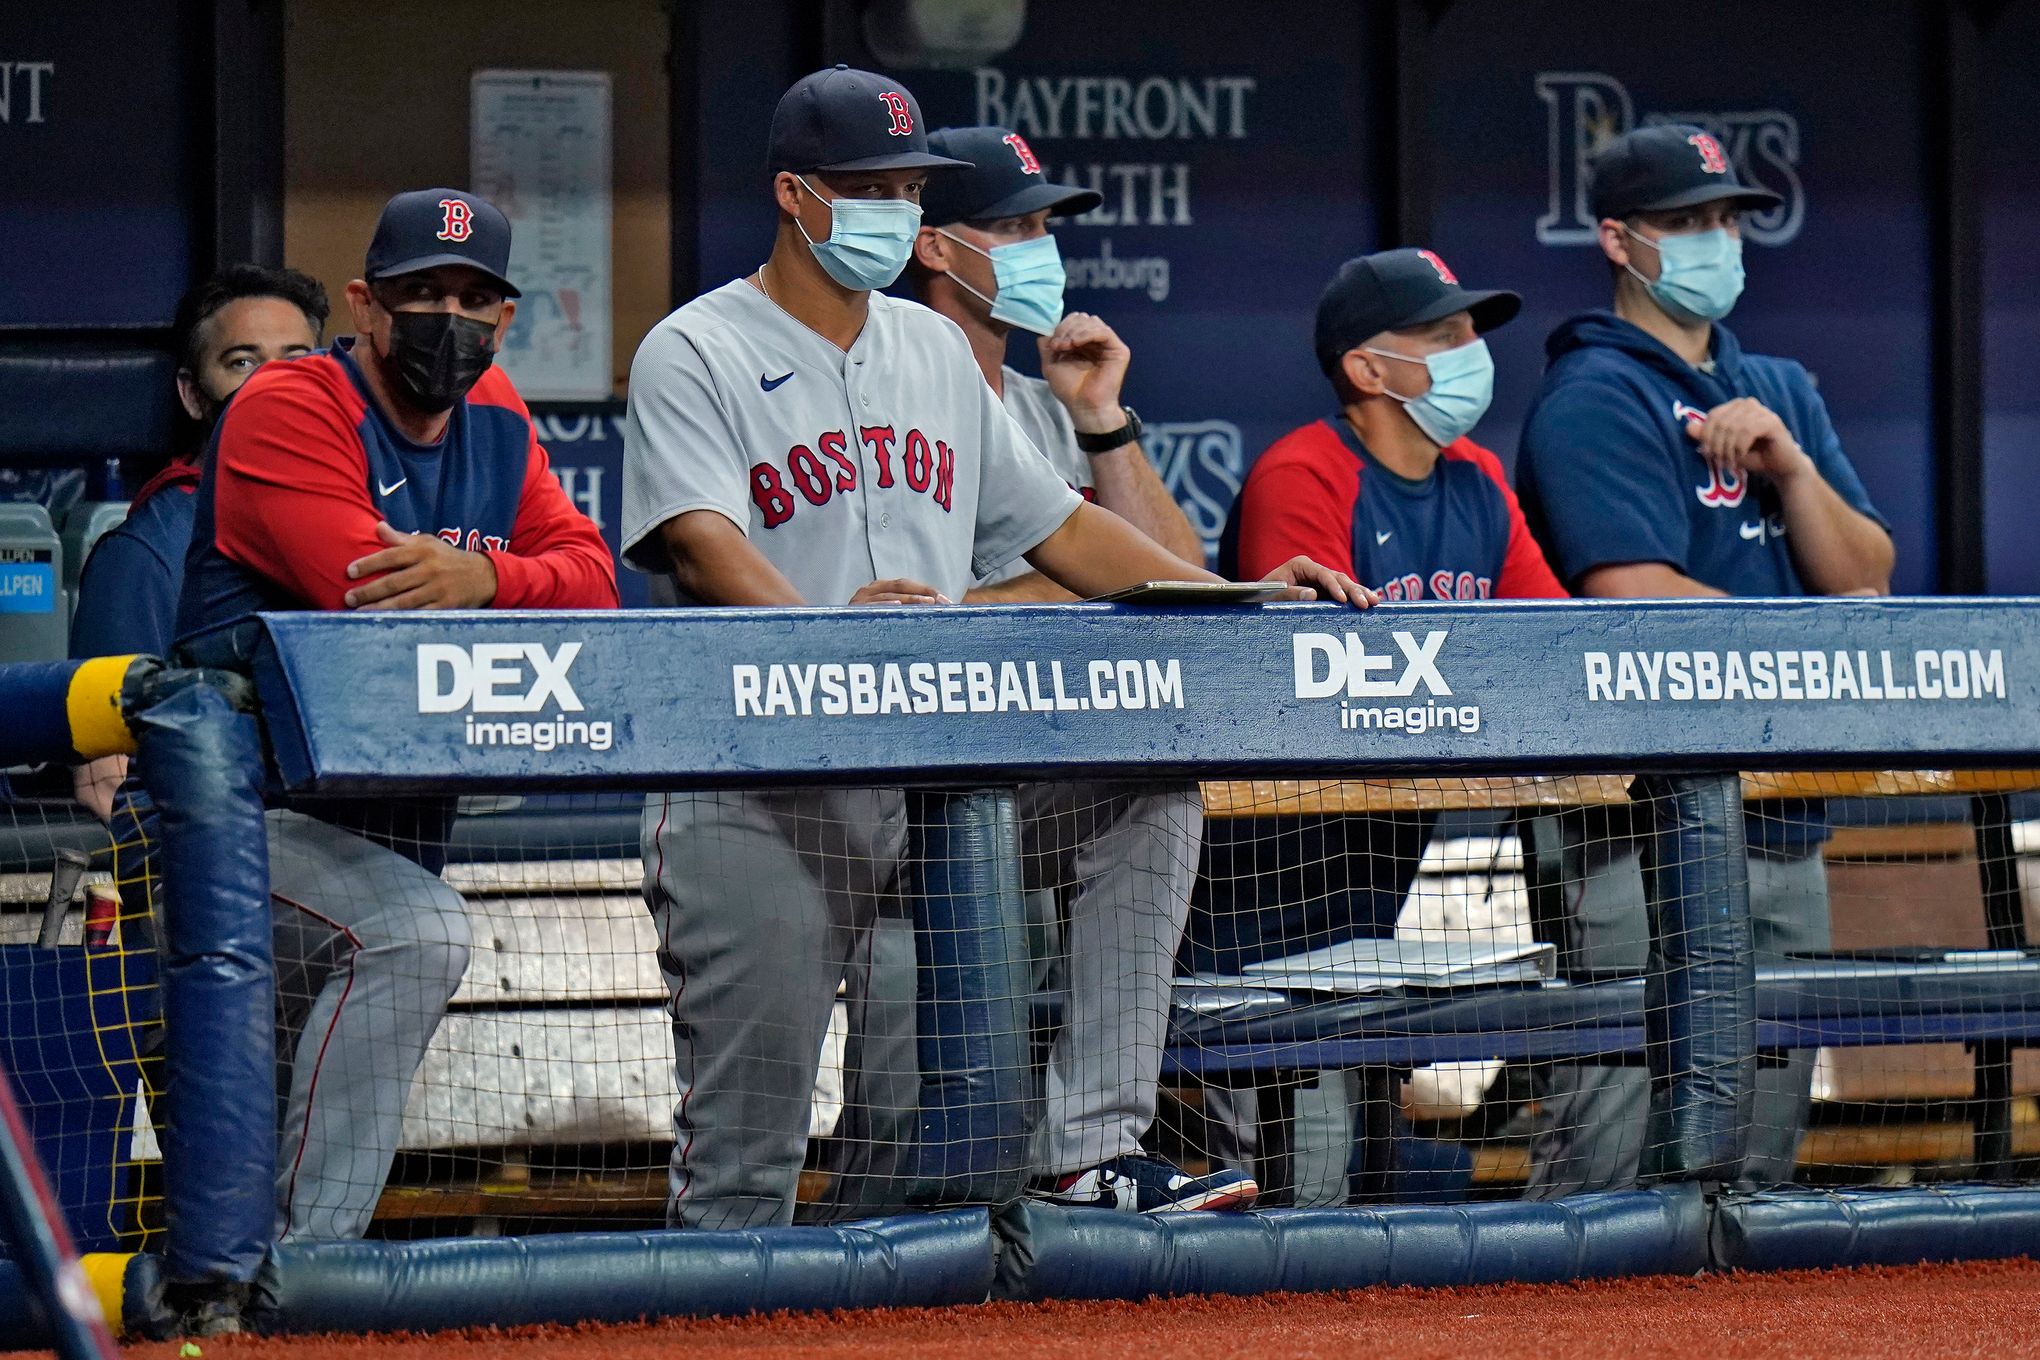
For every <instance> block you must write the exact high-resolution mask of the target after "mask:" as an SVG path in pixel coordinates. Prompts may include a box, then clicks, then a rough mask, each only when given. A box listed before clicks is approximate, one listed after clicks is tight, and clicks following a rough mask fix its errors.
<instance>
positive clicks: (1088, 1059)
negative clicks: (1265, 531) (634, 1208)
mask: <svg viewBox="0 0 2040 1360" xmlns="http://www.w3.org/2000/svg"><path fill="white" fill-rule="evenodd" d="M928 145H929V149H930V150H932V151H934V152H936V153H937V154H939V155H944V156H953V157H955V158H957V159H959V160H965V161H969V162H970V163H971V164H970V168H968V169H964V170H953V171H948V172H945V173H944V174H942V175H941V176H939V177H936V178H934V179H931V180H930V181H929V184H928V188H927V190H926V192H925V193H924V194H923V195H922V198H921V232H920V236H919V238H918V239H917V240H916V242H915V248H914V259H913V263H912V266H911V269H910V273H911V275H912V278H913V281H914V284H915V286H916V288H917V290H918V291H919V293H920V296H921V300H922V301H923V302H925V303H927V305H928V306H929V307H930V308H931V309H933V310H934V311H936V312H939V313H941V314H942V315H943V316H946V317H948V318H949V319H950V320H951V321H954V322H955V323H956V324H957V326H958V327H959V328H960V329H961V330H962V331H963V333H964V336H965V338H967V339H968V340H969V341H970V347H971V352H972V353H973V354H974V355H975V356H976V358H977V362H978V369H979V371H980V372H982V373H983V374H984V376H985V381H986V383H988V384H989V385H990V387H991V389H992V391H993V392H994V393H996V394H997V395H998V397H999V401H1000V404H1001V405H1003V406H1004V407H1005V409H1006V411H1007V413H1008V414H1010V415H1011V416H1012V417H1013V418H1014V420H1016V421H1018V422H1019V424H1020V428H1021V429H1023V430H1025V431H1026V432H1027V436H1028V438H1029V439H1030V440H1032V441H1033V443H1034V446H1035V447H1036V448H1037V449H1039V450H1041V452H1042V454H1043V455H1044V456H1046V457H1047V459H1048V461H1049V462H1050V464H1052V465H1053V466H1054V468H1055V470H1056V472H1057V474H1058V475H1060V476H1061V477H1062V479H1063V480H1064V481H1065V482H1067V483H1069V485H1070V486H1072V487H1074V488H1076V490H1077V492H1078V493H1079V494H1080V495H1082V496H1083V497H1084V498H1085V499H1086V500H1090V501H1094V502H1095V503H1096V504H1099V505H1102V506H1104V507H1105V508H1106V509H1108V510H1110V511H1112V512H1113V513H1114V514H1116V515H1118V516H1120V517H1121V518H1122V519H1124V520H1126V521H1127V522H1128V523H1129V524H1132V525H1134V526H1135V527H1137V528H1139V529H1140V530H1141V531H1142V532H1144V533H1145V534H1147V535H1148V537H1150V538H1152V539H1154V540H1155V541H1156V542H1157V543H1160V544H1162V545H1163V546H1164V547H1166V548H1168V549H1169V551H1171V552H1172V553H1174V554H1175V555H1176V556H1178V557H1180V558H1182V559H1183V560H1184V561H1185V562H1189V563H1197V562H1201V561H1202V560H1203V558H1204V545H1203V542H1202V540H1200V539H1199V538H1198V536H1197V532H1196V530H1194V529H1192V528H1191V527H1190V521H1189V520H1188V519H1187V518H1186V517H1185V516H1184V514H1183V511H1182V509H1181V508H1180V507H1178V506H1177V504H1176V502H1175V499H1174V498H1173V497H1172V496H1170V494H1169V490H1168V488H1167V487H1166V486H1164V485H1163V484H1162V479H1161V478H1160V477H1159V476H1158V475H1156V472H1155V469H1154V466H1153V465H1152V464H1151V463H1149V462H1148V460H1147V457H1146V455H1145V454H1144V452H1143V451H1142V449H1141V445H1140V424H1139V421H1138V418H1137V417H1135V416H1133V414H1132V413H1131V412H1130V411H1129V410H1128V409H1127V408H1126V407H1125V406H1123V405H1122V404H1121V402H1120V390H1121V386H1122V384H1123V383H1124V381H1125V378H1126V369H1127V364H1128V362H1129V359H1130V358H1131V356H1130V354H1129V352H1128V350H1127V347H1126V345H1125V343H1124V342H1122V341H1121V340H1120V338H1119V337H1118V336H1117V335H1116V334H1114V333H1113V331H1112V328H1111V327H1110V326H1107V325H1106V324H1105V323H1104V322H1103V321H1102V320H1100V319H1099V318H1097V317H1095V316H1091V315H1089V314H1087V313H1075V314H1071V315H1064V314H1063V284H1064V276H1063V268H1062V256H1061V253H1060V252H1059V250H1058V248H1057V245H1056V241H1055V238H1054V237H1053V236H1051V235H1049V231H1048V220H1049V219H1050V218H1051V217H1059V216H1064V215H1067V214H1074V213H1082V212H1088V211H1090V210H1091V209H1092V208H1095V207H1096V206H1098V202H1099V196H1098V195H1097V193H1095V192H1094V191H1092V190H1089V189H1079V188H1075V187H1072V186H1070V185H1062V184H1053V183H1050V182H1049V181H1048V179H1047V177H1046V176H1044V175H1043V174H1042V170H1041V162H1040V160H1039V159H1037V158H1036V157H1035V155H1034V152H1033V150H1032V148H1030V147H1029V146H1028V145H1027V142H1026V140H1025V139H1024V138H1023V137H1021V136H1020V134H1018V133H1016V132H1013V131H1011V130H1010V129H1007V128H1000V127H972V128H944V129H942V130H940V131H938V132H935V133H933V134H931V135H930V136H929V138H928ZM1015 330H1019V331H1024V332H1027V333H1029V334H1030V336H1031V337H1032V338H1033V339H1034V341H1035V347H1036V349H1037V351H1038V352H1039V354H1040V359H1041V371H1042V374H1043V377H1040V378H1031V377H1028V376H1026V375H1025V374H1023V373H1020V372H1018V371H1016V370H1014V369H1013V368H1011V367H1009V366H1007V364H1006V362H1005V358H1006V350H1007V342H1008V339H1009V337H1010V336H1011V334H1012V332H1013V331H1015ZM1074 598H1075V597H1074V596H1072V595H1071V594H1070V592H1068V591H1067V590H1064V589H1063V588H1062V587H1061V586H1059V585H1057V584H1056V583H1055V582H1053V581H1051V580H1049V579H1048V578H1047V577H1046V576H1044V575H1042V574H1041V573H1040V572H1039V571H1035V570H1033V569H1032V568H1030V567H1029V566H1028V565H1027V563H1026V562H1025V561H1024V560H1021V561H1016V562H1013V563H1010V564H1008V565H1007V566H1005V567H1004V568H1002V569H1000V570H999V571H996V572H994V573H992V574H991V575H990V576H988V577H987V578H985V579H984V580H982V581H980V582H979V583H978V584H977V585H975V586H973V587H972V588H971V590H970V592H969V593H968V594H967V595H965V596H964V599H965V600H966V602H968V603H972V604H992V603H1000V602H1013V603H1034V604H1055V603H1061V602H1065V601H1069V600H1072V599H1074ZM1018 801H1019V814H1020V815H1019V821H1020V838H1021V854H1022V859H1021V865H1022V870H1023V876H1024V879H1025V882H1026V887H1027V889H1028V892H1029V902H1030V904H1031V905H1035V906H1037V907H1039V908H1041V910H1040V913H1039V914H1040V915H1041V917H1042V918H1043V919H1042V920H1041V921H1040V922H1039V925H1040V926H1041V927H1043V929H1044V931H1045V934H1046V935H1047V937H1048V938H1050V939H1052V940H1056V941H1057V942H1058V943H1057V944H1056V945H1055V946H1054V947H1053V948H1052V949H1051V950H1050V951H1049V954H1050V968H1049V972H1050V978H1051V982H1052V985H1053V984H1054V983H1055V982H1056V981H1057V980H1058V979H1059V989H1060V990H1061V991H1062V992H1063V993H1064V994H1065V995H1066V996H1067V998H1068V1001H1067V1005H1066V1008H1065V1011H1064V1016H1063V1026H1062V1029H1061V1032H1060V1033H1059V1034H1058V1035H1057V1036H1056V1040H1055V1045H1054V1047H1053V1049H1051V1051H1050V1053H1049V1058H1048V1071H1047V1078H1046V1082H1045V1090H1044V1095H1045V1102H1044V1110H1043V1117H1042V1120H1041V1123H1040V1125H1039V1127H1038V1129H1037V1131H1036V1134H1035V1144H1034V1160H1035V1168H1036V1172H1037V1181H1036V1186H1037V1193H1040V1194H1043V1195H1045V1196H1047V1197H1049V1198H1054V1199H1057V1200H1061V1201H1064V1202H1071V1203H1084V1204H1098V1203H1104V1204H1108V1205H1115V1206H1125V1207H1135V1206H1136V1205H1137V1203H1138V1198H1139V1193H1138V1187H1139V1185H1140V1184H1141V1183H1142V1182H1143V1181H1147V1182H1151V1183H1152V1182H1160V1183H1164V1184H1166V1183H1167V1182H1169V1181H1170V1180H1171V1179H1172V1178H1175V1177H1180V1176H1182V1173H1181V1172H1180V1171H1178V1170H1177V1169H1176V1168H1175V1167H1173V1166H1169V1165H1167V1164H1166V1163H1158V1162H1157V1161H1156V1160H1155V1159H1153V1158H1148V1157H1145V1156H1144V1155H1143V1154H1142V1152H1141V1147H1140V1138H1141V1135H1142V1134H1144V1133H1146V1132H1147V1129H1148V1126H1149V1125H1150V1124H1152V1123H1153V1122H1154V1114H1155V1086H1156V1081H1157V1079H1158V1077H1159V1074H1160V1072H1161V1060H1162V1040H1163V1036H1164V1033H1165V1031H1166V1028H1167V1027H1166V1025H1165V1024H1164V1023H1163V1022H1162V1021H1163V1017H1165V1016H1166V1015H1167V1014H1168V1008H1169V980H1170V977H1171V976H1172V975H1173V974H1174V972H1175V968H1174V954H1175V950H1176V945H1177V943H1178V942H1179V941H1180V940H1181V938H1182V934H1183V920H1184V914H1185V912H1186V911H1187V909H1188V904H1189V900H1190V887H1191V883H1192V881H1193V880H1194V878H1195V877H1196V871H1197V848H1198V842H1199V839H1200V835H1201V832H1202V830H1203V817H1204V810H1203V801H1202V799H1201V798H1200V797H1199V795H1198V791H1197V786H1196V785H1195V784H1171V785H1165V786H1143V785H1107V784H1093V783H1084V784H1030V785H1027V786H1025V787H1023V788H1022V789H1021V790H1020V791H1019V799H1018ZM1044 899H1045V900H1044ZM1057 899H1061V900H1060V902H1059V903H1058V901H1057ZM1058 907H1059V909H1058ZM1134 1159H1138V1161H1139V1163H1140V1165H1139V1167H1138V1170H1137V1171H1136V1172H1135V1173H1134V1174H1130V1175H1129V1174H1127V1171H1126V1168H1127V1165H1128V1163H1129V1162H1132V1161H1133V1160H1134ZM1202 1182H1203V1184H1202V1188H1201V1189H1200V1190H1199V1191H1198V1192H1197V1194H1198V1195H1201V1196H1202V1201H1201V1204H1200V1205H1199V1207H1203V1208H1216V1207H1222V1206H1226V1205H1235V1206H1240V1207H1244V1206H1246V1205H1248V1204H1251V1203H1252V1202H1253V1200H1254V1197H1255V1194H1256V1187H1255V1185H1254V1183H1253V1181H1252V1180H1251V1179H1249V1178H1248V1177H1246V1176H1244V1175H1240V1174H1238V1173H1236V1172H1227V1173H1224V1174H1222V1175H1219V1176H1211V1177H1204V1178H1202ZM1178 1198H1179V1200H1185V1201H1187V1200H1189V1199H1191V1198H1193V1197H1192V1196H1189V1195H1180V1194H1179V1196H1178Z"/></svg>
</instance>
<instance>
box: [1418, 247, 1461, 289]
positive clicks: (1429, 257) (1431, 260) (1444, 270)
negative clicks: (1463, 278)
mask: <svg viewBox="0 0 2040 1360" xmlns="http://www.w3.org/2000/svg"><path fill="white" fill-rule="evenodd" d="M1417 254H1419V255H1421V256H1423V257H1424V260H1425V261H1426V262H1427V263H1428V264H1429V265H1430V266H1431V268H1433V269H1435V270H1437V271H1438V277H1439V278H1440V279H1442V280H1444V281H1445V282H1446V283H1449V284H1451V285H1452V286H1453V287H1455V288H1456V287H1458V286H1459V276H1458V275H1457V274H1454V273H1453V272H1452V270H1451V269H1450V268H1449V267H1447V265H1446V263H1445V261H1443V260H1441V259H1439V258H1438V257H1437V256H1436V255H1434V254H1432V253H1431V252H1430V251H1428V250H1420V251H1418V252H1417Z"/></svg>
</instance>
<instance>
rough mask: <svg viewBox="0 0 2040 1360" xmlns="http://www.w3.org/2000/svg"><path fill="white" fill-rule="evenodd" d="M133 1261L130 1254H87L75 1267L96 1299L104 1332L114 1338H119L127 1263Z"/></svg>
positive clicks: (124, 1299) (103, 1252) (124, 1305)
mask: <svg viewBox="0 0 2040 1360" xmlns="http://www.w3.org/2000/svg"><path fill="white" fill-rule="evenodd" d="M134 1259H135V1254H134V1253H133V1252H131V1251H88V1252H86V1253H85V1254H84V1255H83V1256H80V1257H79V1258H78V1264H79V1265H81V1266H83V1267H85V1278H86V1280H87V1281H89V1282H90V1283H91V1285H92V1293H93V1294H94V1295H95V1296H96V1297H97V1298H98V1299H99V1311H100V1312H102V1313H104V1314H105V1315H106V1330H108V1331H109V1332H112V1333H113V1334H114V1335H115V1336H116V1337H117V1336H119V1335H120V1334H121V1318H122V1312H123V1310H124V1308H125V1307H126V1303H127V1268H128V1262H129V1261H132V1260H134Z"/></svg>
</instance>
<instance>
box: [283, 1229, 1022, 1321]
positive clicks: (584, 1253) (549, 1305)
mask: <svg viewBox="0 0 2040 1360" xmlns="http://www.w3.org/2000/svg"><path fill="white" fill-rule="evenodd" d="M991 1282H992V1235H991V1226H990V1222H989V1219H988V1217H987V1215H986V1213H985V1211H984V1210H983V1209H959V1210H950V1211H947V1212H944V1213H934V1214H916V1215H911V1216H906V1217H901V1218H888V1219H875V1220H872V1221H869V1222H864V1223H848V1224H843V1225H841V1226H838V1227H828V1228H818V1227H802V1228H759V1229H752V1230H748V1231H730V1232H687V1231H678V1230H675V1231H666V1232H634V1233H625V1232H610V1233H562V1234H557V1235H552V1236H539V1237H521V1238H518V1237H500V1238H456V1239H450V1240H446V1241H436V1242H319V1243H305V1244H298V1245H289V1246H280V1247H278V1248H276V1249H275V1251H274V1252H273V1253H272V1254H271V1257H270V1260H269V1262H268V1263H267V1264H266V1265H265V1266H264V1268H263V1271H262V1275H261V1278H260V1279H259V1281H258V1282H257V1285H256V1294H257V1297H256V1304H255V1316H256V1320H257V1324H258V1325H259V1326H260V1327H261V1328H262V1329H263V1330H265V1331H270V1332H288V1333H307V1332H334V1331H339V1332H358V1331H367V1330H375V1331H400V1330H412V1331H433V1330H440V1329H445V1328H458V1327H489V1326H494V1327H516V1326H525V1325H530V1324H535V1323H572V1322H629V1321H633V1320H635V1319H637V1318H642V1317H715V1316H727V1315H732V1314H743V1313H769V1312H775V1311H778V1310H781V1309H795V1310H812V1309H823V1308H904V1307H936V1306H940V1305H943V1304H952V1303H979V1302H982V1301H983V1300H984V1298H985V1296H986V1294H987V1293H988V1292H989V1290H990V1288H991Z"/></svg>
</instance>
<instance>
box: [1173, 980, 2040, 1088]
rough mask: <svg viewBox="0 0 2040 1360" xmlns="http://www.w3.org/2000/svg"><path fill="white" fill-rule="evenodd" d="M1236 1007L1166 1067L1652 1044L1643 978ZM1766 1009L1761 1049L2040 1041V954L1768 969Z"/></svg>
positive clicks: (1270, 995) (1178, 1035) (1244, 993)
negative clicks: (1646, 1034)
mask: <svg viewBox="0 0 2040 1360" xmlns="http://www.w3.org/2000/svg"><path fill="white" fill-rule="evenodd" d="M1179 996H1182V997H1194V996H1195V994H1194V993H1190V992H1183V993H1179ZM1208 999H1209V998H1208V997H1207V1000H1208ZM1228 1001H1229V1004H1227V1005H1226V1006H1224V1007H1223V1008H1222V1009H1202V1010H1200V1011H1197V1012H1192V1011H1190V1010H1188V1009H1186V1008H1185V1007H1184V1006H1182V1005H1181V1004H1179V1005H1178V1006H1177V1009H1176V1015H1175V1021H1174V1024H1175V1028H1174V1031H1173V1032H1172V1034H1171V1036H1170V1044H1171V1047H1170V1049H1169V1051H1168V1055H1167V1059H1168V1065H1167V1068H1166V1069H1165V1070H1166V1071H1168V1072H1171V1073H1174V1072H1190V1073H1198V1072H1223V1071H1276V1070H1292V1071H1296V1070H1310V1069H1317V1068H1329V1067H1371V1066H1413V1065H1420V1064H1423V1063H1432V1062H1458V1061H1469V1062H1470V1061H1476V1060H1479V1059H1484V1058H1516V1059H1530V1060H1536V1059H1559V1058H1571V1057H1578V1056H1583V1055H1595V1054H1602V1055H1611V1054H1620V1053H1640V1052H1642V1050H1643V1017H1644V984H1643V981H1642V979H1640V978H1632V979H1627V980H1622V981H1614V982H1597V983H1593V984H1590V985H1586V986H1569V985H1566V984H1563V983H1546V984H1545V985H1543V986H1541V987H1522V986H1514V985H1510V986H1498V987H1469V988H1462V989H1456V990H1450V991H1444V990H1436V991H1422V990H1419V989H1409V990H1405V991H1397V992H1385V993H1378V994H1374V995H1369V996H1347V997H1336V998H1326V997H1319V996H1315V995H1310V994H1303V993H1283V992H1275V991H1263V990H1252V991H1250V990H1247V989H1240V990H1239V991H1238V992H1237V993H1236V994H1235V995H1233V996H1232V997H1230V998H1228ZM1755 1001H1756V1011H1757V1017H1758V1023H1757V1046H1758V1048H1759V1049H1760V1050H1770V1051H1778V1050H1783V1049H1787V1048H1812V1047H1821V1046H1826V1047H1860V1046H1864V1045H1874V1044H1912V1043H1955V1042H1963V1041H1969V1040H1976V1039H2006V1038H2009V1039H2017V1038H2040V956H2031V955H2028V956H2024V957H2021V956H2019V955H2016V954H2004V953H1998V954H1988V953H1979V952H1977V951H1971V950H1955V951H1947V950H1911V951H1903V952H1899V951H1893V952H1890V953H1884V954H1863V955H1847V956H1837V957H1834V958H1822V959H1800V960H1793V961H1790V962H1786V963H1766V964H1759V965H1758V966H1757V970H1756V986H1755Z"/></svg>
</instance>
